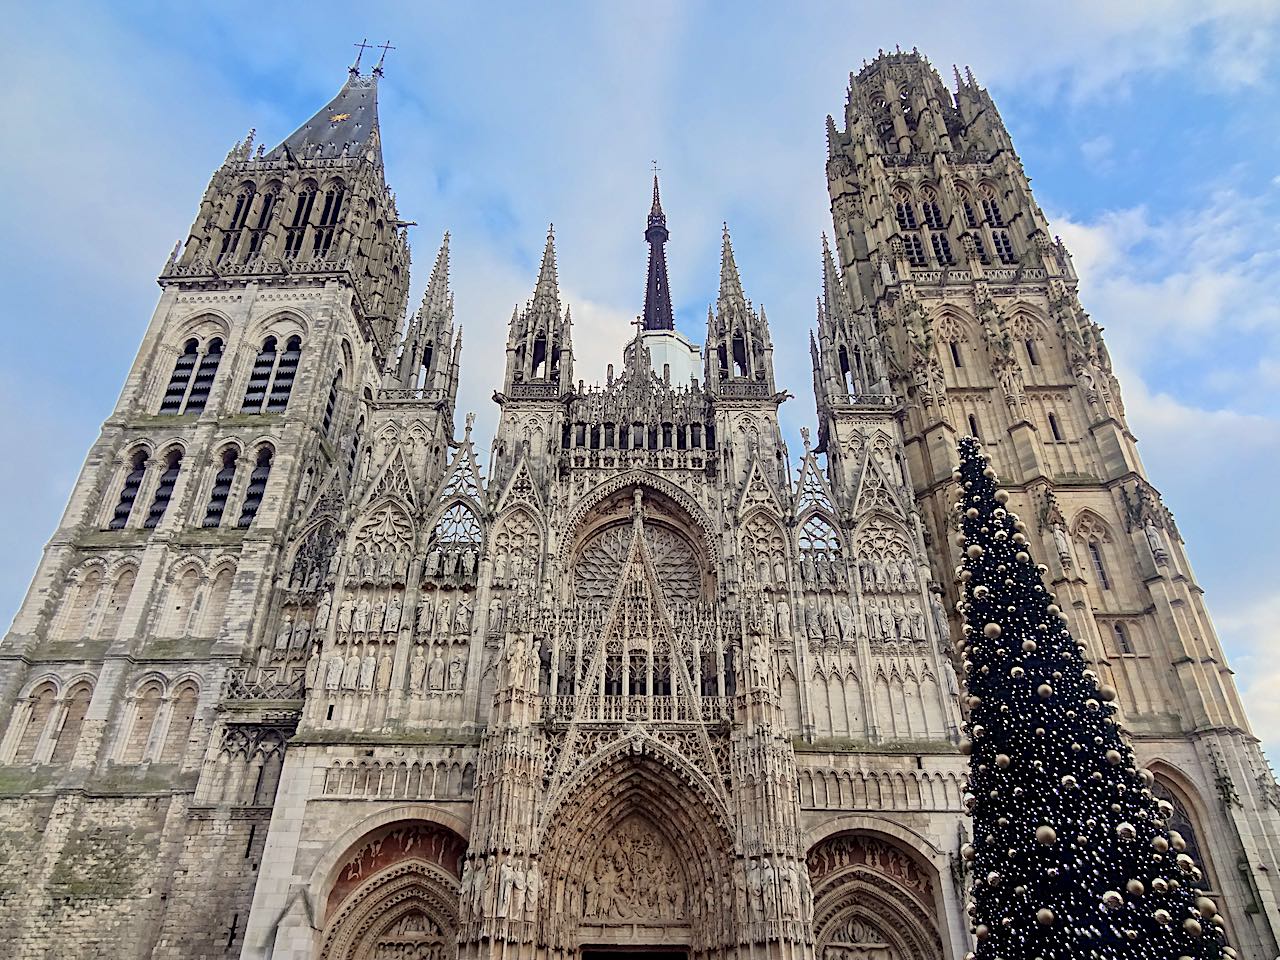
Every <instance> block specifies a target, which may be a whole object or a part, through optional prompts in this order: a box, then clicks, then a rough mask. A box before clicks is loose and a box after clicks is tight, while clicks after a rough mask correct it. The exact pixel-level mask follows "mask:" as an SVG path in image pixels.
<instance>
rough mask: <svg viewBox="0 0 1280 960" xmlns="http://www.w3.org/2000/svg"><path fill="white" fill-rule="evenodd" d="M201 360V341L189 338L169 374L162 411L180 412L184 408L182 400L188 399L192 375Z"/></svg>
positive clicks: (161, 405)
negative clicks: (188, 388)
mask: <svg viewBox="0 0 1280 960" xmlns="http://www.w3.org/2000/svg"><path fill="white" fill-rule="evenodd" d="M199 361H200V341H199V340H196V339H191V340H188V341H187V342H186V343H185V344H184V345H183V347H182V355H181V356H180V357H178V359H177V360H176V361H175V362H174V364H173V373H172V374H170V375H169V386H168V387H166V388H165V391H164V399H163V400H161V401H160V412H161V413H178V412H180V411H181V410H182V401H183V400H185V399H186V396H187V387H188V386H190V384H191V375H192V373H194V372H195V369H196V364H197V363H199Z"/></svg>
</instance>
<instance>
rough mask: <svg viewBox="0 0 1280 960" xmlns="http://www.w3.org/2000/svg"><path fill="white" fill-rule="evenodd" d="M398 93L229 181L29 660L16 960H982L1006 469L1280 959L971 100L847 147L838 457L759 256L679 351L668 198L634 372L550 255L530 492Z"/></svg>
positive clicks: (20, 674) (148, 363)
mask: <svg viewBox="0 0 1280 960" xmlns="http://www.w3.org/2000/svg"><path fill="white" fill-rule="evenodd" d="M380 72H381V71H380V68H379V69H375V70H374V71H373V72H372V74H361V73H360V72H359V71H358V70H357V69H354V68H353V70H352V71H351V73H350V76H349V78H348V80H347V82H346V83H345V84H344V85H343V87H342V89H341V90H340V92H339V93H338V95H337V96H336V97H335V98H334V99H333V101H332V102H330V103H329V104H328V105H326V106H325V107H324V109H322V110H321V111H320V112H319V113H317V114H316V115H315V117H313V118H312V119H311V120H310V121H308V122H307V123H306V124H305V125H303V126H302V127H301V128H300V129H299V130H298V131H297V132H295V133H294V134H293V135H292V136H290V137H289V138H288V139H287V140H285V141H284V142H283V143H281V144H280V145H279V146H277V147H275V148H274V149H271V150H266V149H264V148H262V147H257V148H255V147H254V145H253V143H252V137H250V138H249V139H248V140H246V141H243V142H241V143H239V144H237V145H236V146H235V147H234V148H233V149H232V151H231V152H230V154H229V155H228V156H227V159H226V161H225V163H224V164H223V165H222V166H221V167H220V168H219V169H218V171H217V172H216V173H215V174H214V176H213V179H212V181H211V182H210V184H209V187H208V189H207V191H206V193H205V195H204V197H203V199H202V201H201V205H200V209H199V212H198V214H197V216H196V219H195V223H194V225H193V226H192V228H191V233H190V236H189V237H188V239H187V240H186V241H185V242H184V243H182V244H180V245H179V247H178V248H176V249H175V250H174V252H173V254H172V256H171V257H170V259H169V261H168V263H167V264H166V266H165V267H164V270H163V272H162V273H161V275H160V287H161V295H160V301H159V305H158V306H157V308H156V311H155V314H154V317H153V318H152V321H151V324H150V326H149V328H148V330H147V333H146V335H145V338H144V340H143V343H142V346H141V349H140V350H139V352H138V355H137V358H136V360H135V362H134V365H133V368H132V370H131V371H130V373H129V375H128V379H127V380H126V383H125V386H124V389H123V391H122V393H121V396H120V399H119V401H118V403H117V405H116V407H115V409H114V410H113V411H112V413H111V414H110V416H109V417H108V418H107V420H106V422H105V424H104V426H103V429H102V433H101V435H100V437H99V439H98V440H97V442H96V443H95V444H94V446H93V448H92V449H91V451H90V453H89V456H88V458H87V460H86V463H85V466H84V468H83V471H82V473H81V475H80V477H79V479H78V481H77V483H76V486H75V489H74V492H73V494H72V496H71V500H70V503H69V505H68V507H67V510H66V513H65V515H64V516H63V518H62V521H61V523H60V525H59V527H58V529H57V532H56V533H55V535H54V536H53V539H52V540H51V541H50V543H49V545H48V547H47V548H46V550H45V553H44V555H43V558H42V560H41V562H40V565H39V567H38V569H37V571H36V574H35V578H34V581H33V583H32V586H31V588H30V591H29V593H28V595H27V597H26V600H25V602H24V603H23V605H22V607H21V609H20V611H19V612H18V614H17V617H16V619H15V621H14V624H13V626H12V629H11V630H10V632H9V634H8V635H7V636H6V638H5V640H4V642H3V645H2V646H0V811H3V817H2V819H0V858H2V859H3V862H4V863H5V865H6V870H5V872H4V878H5V879H4V881H3V882H2V884H0V917H2V919H3V922H2V923H0V942H3V943H4V944H5V945H6V946H5V950H4V953H5V955H6V956H12V957H24V958H25V957H31V958H35V957H45V956H55V955H56V956H60V957H107V956H109V957H129V958H143V957H147V958H175V960H176V958H220V960H221V958H232V957H243V958H253V960H256V958H279V960H283V958H291V960H304V958H305V960H313V958H324V960H390V958H396V960H419V958H430V960H445V958H452V957H454V956H458V957H461V958H480V957H504V958H512V960H514V958H520V960H544V958H545V960H552V958H560V960H570V958H577V957H585V958H591V957H598V956H600V955H601V954H603V953H606V952H614V953H618V952H625V953H648V954H651V955H652V956H653V957H654V958H657V957H663V958H669V957H676V956H681V957H699V958H729V957H735V958H736V957H741V958H748V957H750V958H780V960H781V958H793V957H794V958H797V960H802V958H809V957H814V956H817V957H820V958H822V960H934V958H947V960H960V958H962V957H963V956H964V955H965V953H966V951H967V950H968V949H969V945H970V938H971V934H970V925H969V921H968V918H967V916H966V912H965V906H964V904H965V895H964V888H965V885H966V884H967V883H968V882H969V877H968V876H967V875H966V872H965V869H964V865H963V860H962V858H961V857H960V855H959V848H960V846H961V845H962V844H963V843H964V842H965V840H966V829H967V819H966V817H965V815H964V809H965V774H966V768H967V759H966V757H965V756H964V754H963V752H962V740H963V736H962V730H963V722H964V721H963V713H964V709H963V696H962V694H963V682H962V679H961V678H958V677H957V673H956V667H955V664H956V663H957V662H959V658H957V656H956V654H955V650H954V646H953V638H955V637H957V636H958V632H959V629H960V622H959V620H958V618H957V617H956V615H955V614H954V602H955V599H956V592H955V588H954V583H953V570H954V567H955V565H956V563H957V555H958V549H959V548H958V546H957V542H956V533H957V531H956V529H955V527H954V521H953V519H952V510H951V509H950V504H951V502H952V501H954V500H955V497H956V491H955V482H954V481H953V480H952V470H953V467H954V465H955V463H956V440H957V438H958V437H959V436H962V435H966V434H976V435H978V436H979V437H980V438H981V439H982V440H983V442H984V444H985V447H986V450H987V452H988V453H989V454H990V456H991V457H992V459H993V462H994V463H995V465H996V467H997V469H998V470H999V471H1000V474H1001V476H1002V478H1003V479H1004V481H1005V482H1006V483H1007V484H1008V490H1009V492H1010V494H1011V504H1012V505H1013V506H1014V507H1016V509H1017V510H1018V511H1019V513H1020V514H1021V516H1022V517H1023V518H1024V519H1025V521H1026V525H1027V531H1026V535H1027V537H1028V538H1029V540H1030V543H1031V550H1032V551H1033V553H1034V555H1035V556H1036V558H1037V559H1040V560H1042V561H1043V562H1044V563H1045V564H1046V565H1047V566H1048V569H1049V574H1048V579H1049V580H1050V581H1052V585H1053V589H1054V591H1056V593H1057V597H1058V602H1059V604H1060V605H1061V606H1062V608H1063V609H1064V611H1065V612H1066V613H1067V615H1068V617H1069V618H1070V626H1071V629H1072V631H1073V632H1074V634H1075V636H1077V637H1079V638H1082V639H1084V640H1085V641H1087V643H1088V647H1089V653H1090V657H1091V659H1092V660H1093V662H1094V664H1095V669H1096V670H1097V671H1098V673H1099V674H1101V675H1102V677H1103V679H1104V680H1105V682H1107V683H1108V684H1110V685H1112V686H1114V687H1115V688H1116V689H1117V691H1118V701H1119V703H1120V704H1121V707H1122V714H1121V716H1122V719H1123V722H1124V725H1125V727H1126V728H1127V730H1128V732H1129V734H1130V735H1131V736H1132V738H1133V739H1134V741H1135V745H1136V749H1137V751H1138V755H1139V757H1140V758H1141V760H1142V761H1143V762H1144V763H1145V764H1146V765H1147V766H1148V768H1149V769H1150V770H1151V771H1152V772H1153V773H1154V775H1155V786H1154V788H1153V789H1154V790H1155V791H1156V792H1157V793H1158V794H1159V795H1160V796H1162V797H1165V798H1167V799H1168V800H1169V801H1170V802H1172V803H1173V805H1174V808H1175V811H1176V816H1175V818H1174V819H1175V823H1174V824H1173V825H1174V826H1176V827H1177V828H1178V829H1179V830H1180V831H1181V832H1182V833H1183V834H1184V836H1186V837H1187V838H1188V841H1189V843H1190V844H1191V845H1192V846H1193V847H1194V852H1195V853H1196V856H1197V859H1198V860H1199V861H1200V862H1201V863H1203V864H1204V869H1205V872H1206V874H1207V876H1208V882H1209V884H1210V885H1211V886H1212V888H1213V890H1214V891H1216V893H1217V895H1218V899H1219V902H1220V903H1221V904H1222V907H1223V911H1224V914H1225V917H1226V920H1227V926H1228V933H1229V939H1230V942H1231V943H1232V944H1234V945H1235V946H1236V947H1237V949H1238V950H1239V951H1240V955H1241V956H1243V957H1251V958H1272V957H1274V956H1275V955H1276V953H1277V940H1278V938H1280V903H1278V901H1277V887H1276V885H1275V881H1274V879H1273V878H1274V876H1275V874H1276V872H1277V871H1280V791H1278V790H1277V787H1276V784H1275V781H1274V779H1273V778H1272V775H1271V773H1270V771H1269V769H1268V767H1267V765H1266V763H1265V761H1264V759H1263V757H1262V754H1261V752H1260V749H1259V745H1258V742H1257V740H1256V738H1255V737H1254V736H1253V735H1252V734H1251V733H1250V730H1249V726H1248V722H1247V720H1246V718H1245V715H1244V711H1243V708H1242V706H1241V702H1240V697H1239V695H1238V693H1237V690H1236V688H1235V685H1234V683H1233V680H1232V677H1231V672H1230V670H1229V668H1228V666H1227V664H1226V661H1225V659H1224V656H1223V653H1222V649H1221V647H1220V645H1219V643H1218V641H1217V639H1216V636H1215V634H1214V629H1213V626H1212V624H1211V622H1210V620H1209V617H1208V614H1207V612H1206V610H1205V606H1204V603H1203V600H1202V596H1201V591H1200V589H1199V587H1198V586H1197V585H1196V582H1195V579H1194V576H1193V575H1192V572H1191V568H1190V565H1189V563H1188V560H1187V555H1186V552H1185V550H1184V547H1183V543H1182V540H1181V538H1180V536H1179V534H1178V530H1177V527H1176V525H1175V524H1174V520H1173V518H1172V516H1171V515H1170V513H1169V511H1168V510H1167V509H1165V507H1164V506H1163V504H1162V502H1161V499H1160V496H1159V494H1158V492H1157V491H1156V489H1155V488H1154V487H1153V486H1152V485H1151V483H1150V482H1149V481H1148V480H1147V478H1146V476H1145V474H1144V472H1143V468H1142V466H1141V463H1140V462H1139V459H1138V456H1137V453H1136V449H1135V440H1134V437H1133V435H1132V433H1131V432H1130V430H1129V428H1128V426H1127V425H1126V421H1125V412H1124V406H1123V403H1122V399H1121V394H1120V388H1119V385H1118V383H1117V382H1116V378H1115V376H1114V375H1113V373H1112V369H1111V363H1110V361H1109V358H1108V355H1107V350H1106V346H1105V344H1104V343H1103V340H1102V337H1101V330H1100V328H1099V327H1098V325H1097V324H1096V323H1094V322H1093V321H1092V320H1091V319H1090V318H1089V316H1088V315H1087V314H1086V313H1085V312H1084V310H1083V309H1082V308H1081V305H1080V303H1079V301H1078V299H1077V296H1076V275H1075V273H1074V271H1073V269H1072V265H1071V259H1070V257H1069V255H1068V253H1067V251H1066V249H1065V248H1064V247H1063V245H1062V244H1061V242H1060V241H1057V240H1055V239H1054V238H1053V237H1052V236H1051V235H1050V234H1049V232H1048V227H1047V224H1046V220H1045V217H1044V215H1043V213H1042V212H1041V210H1040V209H1039V207H1038V206H1037V205H1036V202H1035V200H1034V198H1033V196H1032V194H1031V191H1030V188H1029V185H1028V180H1027V177H1026V175H1025V174H1024V172H1023V169H1022V166H1021V163H1020V161H1019V159H1018V157H1017V155H1016V153H1015V152H1014V150H1013V145H1012V142H1011V140H1010V138H1009V134H1008V132H1007V131H1006V129H1005V127H1004V125H1003V123H1002V122H1001V120H1000V117H999V115H998V113H997V111H996V108H995V105H994V104H993V102H992V100H991V98H990V96H989V95H988V94H987V92H986V91H985V90H984V89H982V88H981V87H980V86H979V85H978V84H977V83H976V82H975V81H974V79H973V78H972V76H965V77H960V76H957V77H956V88H955V89H954V90H948V89H947V87H946V86H945V85H944V84H943V82H942V81H941V79H940V78H939V76H938V75H937V73H936V72H935V71H934V70H933V68H932V67H931V66H930V65H929V64H928V62H927V61H926V60H924V58H923V57H921V56H920V55H918V54H916V53H914V52H913V53H895V54H888V55H884V54H882V55H881V56H880V57H878V58H877V59H876V60H875V61H873V62H872V63H870V64H868V65H867V66H865V67H864V69H863V70H862V71H861V72H860V73H858V74H856V75H855V76H852V77H851V78H850V87H849V91H848V99H847V102H846V105H845V109H844V115H843V118H842V122H840V123H837V122H836V121H835V120H833V119H831V118H828V147H829V149H828V156H827V161H826V164H827V166H826V169H827V175H828V183H829V188H830V199H831V210H832V215H833V238H832V240H831V241H830V242H828V241H826V240H824V241H823V249H822V262H823V271H822V275H821V276H820V277H815V288H816V289H818V290H820V294H821V295H820V299H819V306H818V315H817V321H816V326H815V328H814V330H813V332H812V334H811V339H810V350H811V356H812V362H813V385H814V392H815V396H816V400H817V408H816V423H815V429H814V430H813V431H812V433H811V432H810V431H808V430H804V431H802V434H803V437H804V443H803V450H801V451H792V450H789V449H788V447H787V444H786V443H785V442H784V440H783V435H782V432H781V430H780V428H779V421H778V410H779V407H780V405H781V404H782V403H783V401H784V400H785V399H786V398H787V394H786V392H785V390H784V389H783V385H780V384H778V383H776V382H775V379H774V369H773V340H772V333H771V331H770V325H769V321H768V319H767V317H766V315H765V311H764V310H763V308H760V307H758V306H756V305H753V303H752V301H751V300H750V299H749V298H748V297H747V293H746V291H747V288H748V285H749V284H748V282H747V281H744V278H743V277H741V276H740V274H739V271H738V268H737V265H736V263H735V260H734V252H733V247H732V243H731V240H730V236H729V233H728V230H727V228H726V230H725V233H724V237H723V251H722V260H721V273H720V285H719V294H718V296H717V299H716V302H715V304H714V305H712V306H711V307H710V308H709V310H708V314H707V325H706V334H705V340H704V342H703V344H701V345H698V344H695V343H692V342H691V341H690V340H689V339H688V338H687V337H686V336H685V335H684V334H682V333H681V332H679V331H677V330H676V328H675V317H674V312H673V310H672V303H671V294H670V290H669V288H668V283H667V268H666V254H665V247H664V244H665V242H666V240H667V224H666V215H665V213H664V211H663V209H662V204H661V199H660V196H659V185H658V182H657V179H656V177H655V180H654V184H653V195H652V204H651V209H650V213H649V217H648V222H647V225H646V230H645V233H644V236H645V239H646V240H647V242H648V245H649V264H648V282H647V286H646V292H645V299H644V307H643V314H642V320H641V322H640V323H638V324H637V330H636V333H635V336H634V337H633V338H632V339H631V341H630V343H629V344H628V345H627V347H626V349H625V351H624V354H623V356H621V357H620V358H619V362H618V364H617V368H616V371H615V368H614V367H613V366H610V367H609V369H608V372H607V375H606V377H605V379H604V382H603V383H597V384H596V385H589V384H588V382H587V381H586V380H585V379H575V376H581V375H582V374H584V373H587V374H590V376H592V377H595V376H597V372H596V371H575V369H574V345H573V331H572V320H571V314H570V309H569V306H568V305H567V304H565V303H563V302H562V300H561V297H560V292H559V286H558V278H557V272H556V258H555V248H554V238H553V236H552V235H550V234H548V236H547V240H546V248H545V251H544V254H543V257H542V262H541V267H540V270H539V272H538V276H537V278H536V280H535V281H534V287H533V293H532V296H531V298H530V299H529V300H528V302H527V303H526V304H525V305H524V306H522V307H519V308H518V309H517V310H516V311H515V313H514V314H513V315H512V317H511V321H510V326H509V333H508V338H507V342H506V347H505V365H504V372H503V376H502V382H501V383H500V384H495V387H496V388H497V389H496V392H495V394H494V399H495V401H496V402H497V404H498V405H499V408H500V415H499V423H498V428H497V432H496V436H495V439H494V441H493V445H492V449H491V451H490V452H489V456H488V462H487V467H486V468H485V469H484V470H483V471H482V469H481V466H480V460H481V455H480V453H479V452H478V451H477V449H476V445H475V441H474V440H473V437H472V427H471V418H470V417H469V416H468V417H466V418H465V421H464V422H463V424H462V425H461V426H460V425H459V423H457V422H456V421H457V417H456V411H455V401H456V394H457V386H458V373H459V365H460V363H461V348H462V339H461V332H460V329H459V327H458V325H457V324H456V323H455V316H454V302H453V297H452V294H451V293H450V289H449V238H448V235H447V234H446V235H445V240H444V243H443V245H442V246H441V247H440V249H439V253H438V255H437V256H436V259H435V263H434V266H433V268H432V271H431V275H430V280H429V282H428V284H427V287H426V293H425V296H424V297H423V300H422V303H421V305H420V306H419V307H418V308H417V309H416V310H414V311H412V312H409V310H408V304H407V298H408V282H409V246H408V241H407V226H408V225H407V224H406V223H405V222H404V221H403V220H401V219H400V218H399V215H398V213H397V211H396V206H395V199H394V196H393V194H392V193H391V191H390V190H389V188H388V185H387V183H386V182H385V179H384V170H383V163H382V143H381V132H380V129H379V125H378V116H377V86H378V80H379V77H380ZM816 159H817V158H815V162H816ZM789 326H794V324H789Z"/></svg>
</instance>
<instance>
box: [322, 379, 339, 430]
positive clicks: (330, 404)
mask: <svg viewBox="0 0 1280 960" xmlns="http://www.w3.org/2000/svg"><path fill="white" fill-rule="evenodd" d="M341 390H342V371H341V370H339V371H338V372H337V373H335V374H334V375H333V383H331V384H329V399H327V400H326V401H325V403H324V422H323V423H322V424H321V427H320V429H321V431H322V432H323V433H324V434H325V436H328V435H329V428H330V427H332V426H333V413H334V410H335V409H337V406H338V394H339V392H340V391H341Z"/></svg>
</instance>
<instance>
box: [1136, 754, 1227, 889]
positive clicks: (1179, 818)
mask: <svg viewBox="0 0 1280 960" xmlns="http://www.w3.org/2000/svg"><path fill="white" fill-rule="evenodd" d="M1151 793H1152V794H1153V795H1154V796H1155V798H1156V799H1157V800H1164V801H1165V802H1166V803H1168V804H1169V805H1170V806H1171V807H1173V813H1172V814H1170V815H1169V816H1168V817H1166V818H1165V823H1166V824H1168V827H1169V829H1170V830H1173V831H1177V832H1178V833H1179V834H1181V836H1182V839H1183V840H1185V841H1186V843H1187V848H1186V850H1185V851H1184V852H1185V853H1186V854H1187V855H1188V856H1190V857H1191V859H1192V860H1194V861H1195V862H1196V863H1197V864H1198V865H1199V867H1200V869H1202V870H1203V871H1204V874H1205V877H1204V882H1203V886H1205V887H1210V886H1211V885H1212V879H1213V878H1212V877H1210V875H1209V862H1208V860H1207V859H1206V858H1205V855H1204V847H1203V846H1202V845H1201V843H1200V833H1199V831H1197V830H1196V825H1195V821H1194V820H1192V818H1191V812H1190V811H1189V810H1188V809H1187V805H1186V803H1185V802H1184V801H1183V799H1182V796H1181V794H1180V793H1179V792H1178V791H1176V790H1174V789H1172V788H1171V787H1170V786H1169V785H1168V784H1167V783H1165V781H1164V780H1163V779H1162V778H1160V777H1157V778H1156V782H1155V783H1153V784H1152V785H1151Z"/></svg>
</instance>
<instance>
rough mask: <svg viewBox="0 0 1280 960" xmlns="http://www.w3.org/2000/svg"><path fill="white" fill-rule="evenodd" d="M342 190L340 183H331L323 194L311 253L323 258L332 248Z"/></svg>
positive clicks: (339, 212) (339, 213)
mask: <svg viewBox="0 0 1280 960" xmlns="http://www.w3.org/2000/svg"><path fill="white" fill-rule="evenodd" d="M342 200H343V190H342V184H341V183H337V182H334V183H331V184H330V185H329V187H328V189H326V190H325V192H324V206H323V207H321V209H320V222H319V224H317V226H316V239H315V245H314V247H313V251H314V253H315V254H316V255H317V256H321V257H323V256H324V255H325V254H326V253H328V252H329V248H330V247H331V246H333V233H334V228H335V226H336V225H337V223H338V220H339V219H340V218H341V216H342Z"/></svg>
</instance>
